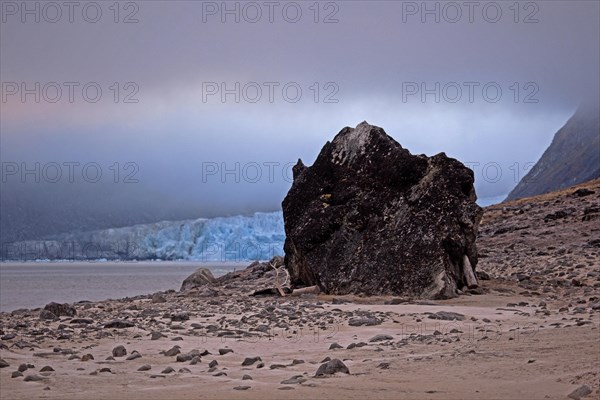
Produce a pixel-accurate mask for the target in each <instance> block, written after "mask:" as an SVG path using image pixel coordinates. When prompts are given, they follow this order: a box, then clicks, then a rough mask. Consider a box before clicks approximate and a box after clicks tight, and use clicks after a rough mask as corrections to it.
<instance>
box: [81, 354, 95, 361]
mask: <svg viewBox="0 0 600 400" xmlns="http://www.w3.org/2000/svg"><path fill="white" fill-rule="evenodd" d="M93 359H94V356H93V355H91V354H84V355H83V356H82V357H81V361H89V360H93Z"/></svg>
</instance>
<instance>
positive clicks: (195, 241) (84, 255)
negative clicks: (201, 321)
mask: <svg viewBox="0 0 600 400" xmlns="http://www.w3.org/2000/svg"><path fill="white" fill-rule="evenodd" d="M284 241H285V231H284V227H283V213H282V212H281V211H279V212H272V213H260V212H258V213H255V214H253V215H249V216H243V215H238V216H233V217H220V218H210V219H206V218H201V219H196V220H186V221H163V222H157V223H153V224H143V225H135V226H129V227H123V228H115V229H104V230H98V231H91V232H83V233H77V234H75V233H70V234H63V235H59V236H56V237H52V238H49V239H47V240H41V241H23V242H14V243H3V246H2V247H3V248H2V255H1V258H2V260H15V261H20V260H22V261H25V260H100V259H107V260H196V261H203V262H238V261H254V260H269V259H271V258H272V257H273V256H276V255H283V243H284Z"/></svg>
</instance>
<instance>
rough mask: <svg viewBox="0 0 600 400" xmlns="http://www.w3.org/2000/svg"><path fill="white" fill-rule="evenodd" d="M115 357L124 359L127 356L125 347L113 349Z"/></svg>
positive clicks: (120, 346)
mask: <svg viewBox="0 0 600 400" xmlns="http://www.w3.org/2000/svg"><path fill="white" fill-rule="evenodd" d="M112 355H113V357H124V356H125V355H127V350H125V346H122V345H119V346H117V347H115V348H114V349H112Z"/></svg>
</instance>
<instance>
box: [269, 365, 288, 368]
mask: <svg viewBox="0 0 600 400" xmlns="http://www.w3.org/2000/svg"><path fill="white" fill-rule="evenodd" d="M285 367H287V365H283V364H271V366H269V369H281V368H285Z"/></svg>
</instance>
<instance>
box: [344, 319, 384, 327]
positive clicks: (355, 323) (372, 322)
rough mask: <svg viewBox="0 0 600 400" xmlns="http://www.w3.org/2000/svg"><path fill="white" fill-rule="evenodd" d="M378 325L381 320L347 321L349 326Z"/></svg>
mask: <svg viewBox="0 0 600 400" xmlns="http://www.w3.org/2000/svg"><path fill="white" fill-rule="evenodd" d="M380 324H381V320H379V319H377V318H375V317H362V318H352V319H350V320H349V321H348V325H350V326H363V325H365V326H374V325H380Z"/></svg>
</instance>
